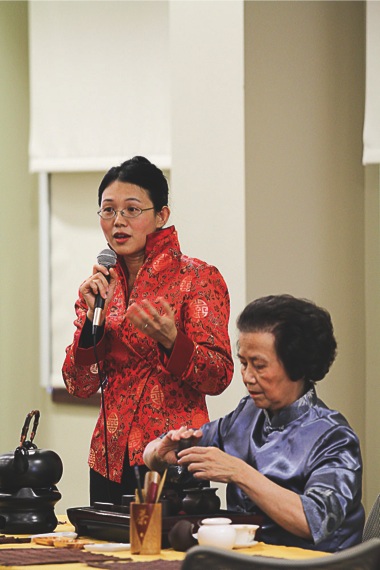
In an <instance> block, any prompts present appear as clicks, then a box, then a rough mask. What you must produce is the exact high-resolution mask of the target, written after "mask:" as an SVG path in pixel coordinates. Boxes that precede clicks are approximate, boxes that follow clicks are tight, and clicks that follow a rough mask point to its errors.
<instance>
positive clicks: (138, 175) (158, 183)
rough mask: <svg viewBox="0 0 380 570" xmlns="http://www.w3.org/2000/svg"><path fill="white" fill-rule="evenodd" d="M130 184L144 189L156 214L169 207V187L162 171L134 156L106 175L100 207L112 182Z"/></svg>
mask: <svg viewBox="0 0 380 570" xmlns="http://www.w3.org/2000/svg"><path fill="white" fill-rule="evenodd" d="M115 180H119V181H120V182H129V183H130V184H136V186H140V188H144V190H146V191H147V192H148V194H149V198H150V199H151V200H152V202H153V206H154V209H155V210H156V212H160V211H161V210H162V208H163V207H164V206H167V205H168V196H169V186H168V181H167V180H166V178H165V176H164V174H163V172H162V170H160V169H159V168H157V166H155V165H154V164H152V163H151V162H150V161H149V160H148V159H147V158H145V157H144V156H134V157H133V158H131V159H129V160H126V161H125V162H123V163H122V164H120V166H113V167H112V168H110V170H109V171H108V172H107V174H105V176H104V178H103V180H102V181H101V183H100V186H99V190H98V203H99V206H100V205H101V202H102V195H103V192H104V190H105V189H106V188H108V186H109V185H110V184H112V182H115Z"/></svg>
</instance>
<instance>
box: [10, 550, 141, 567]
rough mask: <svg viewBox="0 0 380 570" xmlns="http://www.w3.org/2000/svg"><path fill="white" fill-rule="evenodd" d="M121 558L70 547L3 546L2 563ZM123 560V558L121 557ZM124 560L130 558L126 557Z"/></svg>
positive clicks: (24, 563)
mask: <svg viewBox="0 0 380 570" xmlns="http://www.w3.org/2000/svg"><path fill="white" fill-rule="evenodd" d="M108 560H120V558H115V557H114V556H112V555H106V554H95V553H93V552H85V551H84V550H76V549H72V550H71V549H68V548H17V549H15V548H1V549H0V564H1V565H3V566H31V565H35V564H68V563H70V562H71V563H72V562H82V563H85V564H87V563H88V562H106V561H108ZM121 560H123V559H121ZM124 560H130V558H125V559H124Z"/></svg>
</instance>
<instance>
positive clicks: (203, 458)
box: [178, 447, 245, 483]
mask: <svg viewBox="0 0 380 570" xmlns="http://www.w3.org/2000/svg"><path fill="white" fill-rule="evenodd" d="M178 465H186V466H187V468H188V470H189V471H190V472H191V473H192V474H193V475H194V477H195V478H196V479H207V480H210V481H217V482H219V483H233V482H235V481H236V480H237V478H238V475H239V473H240V472H241V469H242V467H243V466H244V465H245V462H244V461H242V460H241V459H239V458H237V457H234V456H232V455H229V454H228V453H225V452H224V451H221V450H220V449H218V448H217V447H190V448H189V449H184V450H183V451H180V452H179V453H178Z"/></svg>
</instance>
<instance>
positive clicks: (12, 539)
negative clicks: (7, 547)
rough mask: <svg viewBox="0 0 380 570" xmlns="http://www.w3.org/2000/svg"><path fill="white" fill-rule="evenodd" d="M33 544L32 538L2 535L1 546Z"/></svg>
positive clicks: (0, 535) (0, 538)
mask: <svg viewBox="0 0 380 570" xmlns="http://www.w3.org/2000/svg"><path fill="white" fill-rule="evenodd" d="M26 542H31V539H30V538H21V537H19V536H6V535H5V534H0V544H21V543H26Z"/></svg>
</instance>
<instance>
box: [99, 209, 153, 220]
mask: <svg viewBox="0 0 380 570" xmlns="http://www.w3.org/2000/svg"><path fill="white" fill-rule="evenodd" d="M148 210H154V206H153V207H152V208H137V206H127V207H126V208H123V210H115V208H112V206H106V207H105V208H100V210H98V211H97V214H98V216H100V217H101V218H102V219H103V220H112V218H116V216H117V214H119V213H120V214H121V216H123V218H137V217H138V216H141V214H142V213H143V212H147V211H148Z"/></svg>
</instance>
